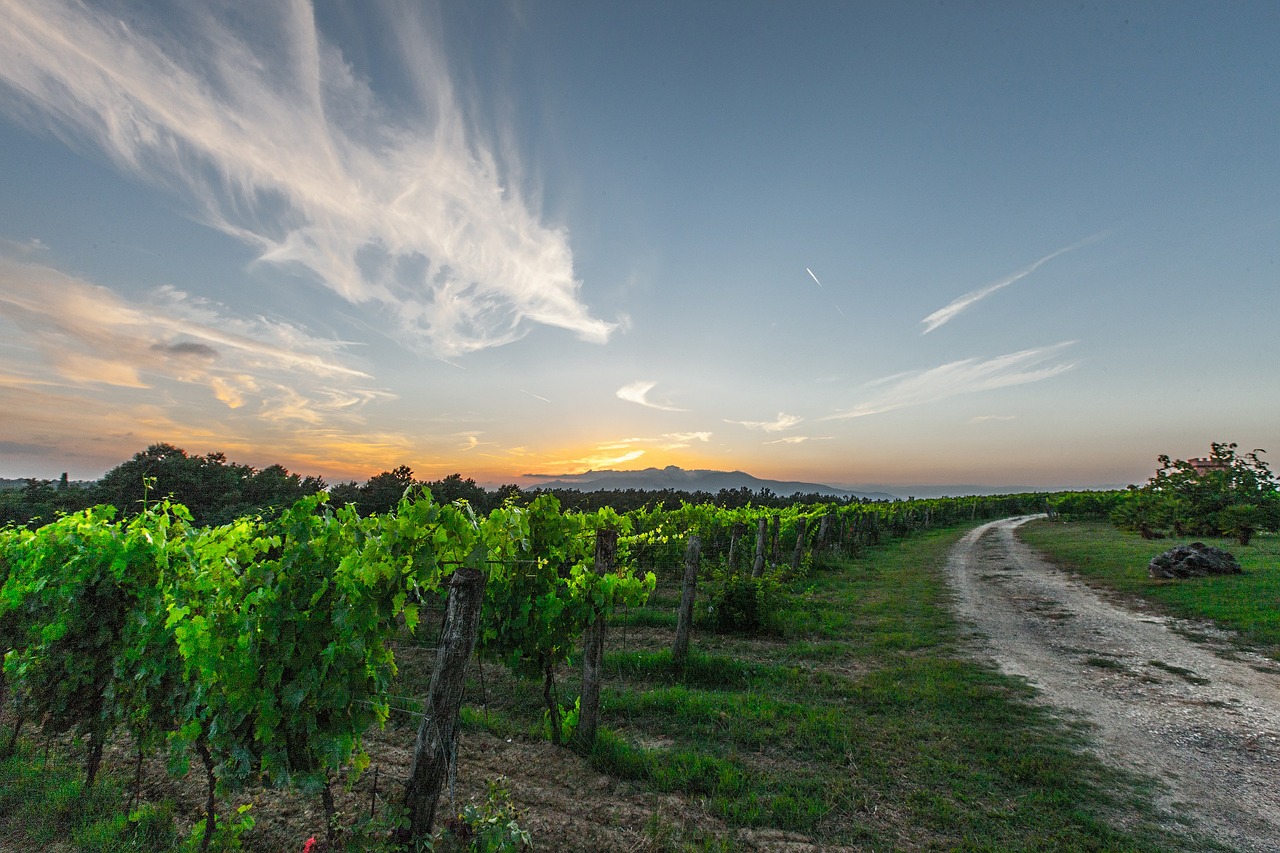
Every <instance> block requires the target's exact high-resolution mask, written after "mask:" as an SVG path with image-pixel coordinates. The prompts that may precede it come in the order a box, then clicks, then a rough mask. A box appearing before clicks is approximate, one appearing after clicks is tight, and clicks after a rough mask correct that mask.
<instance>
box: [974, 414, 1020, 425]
mask: <svg viewBox="0 0 1280 853" xmlns="http://www.w3.org/2000/svg"><path fill="white" fill-rule="evenodd" d="M1017 419H1018V416H1017V415H975V416H974V417H972V418H970V419H969V423H971V424H980V423H984V422H986V421H1016V420H1017Z"/></svg>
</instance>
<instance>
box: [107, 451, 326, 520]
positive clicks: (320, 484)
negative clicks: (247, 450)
mask: <svg viewBox="0 0 1280 853" xmlns="http://www.w3.org/2000/svg"><path fill="white" fill-rule="evenodd" d="M147 478H151V479H152V480H153V481H154V486H152V487H151V488H150V491H148V489H147V488H146V487H144V485H143V484H144V481H146V479H147ZM324 485H325V484H324V481H323V480H321V479H319V478H317V477H307V478H302V477H300V476H298V475H297V474H291V473H289V471H288V470H286V469H285V468H284V467H282V466H280V465H272V466H270V467H268V468H265V469H263V470H262V471H258V470H257V469H255V468H253V467H252V466H250V465H243V464H240V463H236V462H229V461H228V460H227V457H226V454H224V453H216V452H215V453H209V454H207V455H205V456H190V455H188V454H187V452H186V451H185V450H183V449H182V448H181V447H175V446H174V445H172V444H168V443H164V442H161V443H158V444H153V445H151V446H150V447H148V448H147V449H146V450H144V451H142V452H141V453H137V454H134V456H133V458H132V459H130V460H129V461H127V462H124V463H122V464H120V465H118V466H116V467H115V468H113V469H111V470H110V471H108V472H107V473H106V474H105V475H104V476H103V478H102V479H101V480H99V481H98V489H97V494H96V498H97V500H98V501H99V502H102V503H109V504H111V505H112V506H115V507H116V508H117V509H119V510H120V511H121V512H122V513H126V514H133V513H136V512H138V511H139V510H140V509H141V508H142V505H143V503H144V502H145V501H146V500H148V499H155V498H157V497H165V496H168V497H170V498H172V499H173V500H174V501H175V502H177V503H181V504H183V505H184V506H186V507H187V509H188V510H190V512H191V516H192V519H193V520H194V521H195V523H196V524H198V525H209V524H212V525H218V524H227V523H228V522H231V521H233V520H235V519H237V518H241V517H244V516H249V515H255V514H262V515H265V516H268V517H270V516H274V515H276V514H277V513H278V512H280V511H281V510H283V509H284V508H285V507H289V506H292V505H293V504H294V503H296V502H297V501H298V500H300V499H301V498H303V497H306V496H307V495H311V494H315V493H316V492H318V491H321V490H322V489H323V488H324Z"/></svg>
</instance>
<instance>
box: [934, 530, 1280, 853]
mask: <svg viewBox="0 0 1280 853" xmlns="http://www.w3.org/2000/svg"><path fill="white" fill-rule="evenodd" d="M1034 517H1035V516H1025V517H1020V518H1012V519H1005V520H1002V521H996V522H992V523H990V524H985V525H983V526H981V527H979V528H977V529H975V530H973V531H972V532H970V533H969V534H968V535H967V536H966V537H965V538H964V539H962V540H961V541H960V542H959V543H958V544H957V545H956V546H955V548H954V549H953V551H952V552H951V555H950V557H949V559H948V563H947V572H948V577H949V580H950V583H951V586H952V589H953V591H954V594H955V604H956V609H957V612H958V614H959V616H960V617H961V618H962V619H963V620H964V621H966V622H967V623H968V624H969V625H970V626H971V628H972V631H973V634H974V639H975V641H976V643H975V645H976V647H977V648H978V649H980V650H981V653H982V654H984V655H986V656H989V657H991V658H993V659H994V660H995V662H996V663H997V665H998V666H999V667H1000V669H1001V670H1002V671H1003V672H1005V673H1007V674H1010V675H1015V676H1022V677H1024V678H1026V679H1027V680H1028V681H1029V682H1030V683H1031V684H1032V685H1034V686H1035V687H1036V688H1038V690H1039V695H1040V698H1041V699H1042V701H1044V702H1046V703H1048V704H1050V705H1052V706H1055V707H1058V708H1065V709H1069V710H1070V711H1072V712H1076V713H1078V714H1080V715H1083V717H1084V718H1086V719H1087V720H1088V721H1089V722H1090V723H1092V724H1093V726H1094V727H1095V728H1094V730H1093V731H1094V746H1095V749H1096V751H1097V753H1098V754H1099V755H1100V756H1101V757H1102V758H1103V760H1105V761H1107V762H1109V763H1111V764H1113V765H1115V766H1119V767H1123V768H1125V769H1130V770H1135V771H1138V772H1141V773H1145V774H1147V775H1150V776H1154V777H1156V778H1157V779H1159V780H1161V781H1162V782H1163V783H1164V785H1166V786H1167V789H1166V790H1165V791H1164V793H1163V795H1162V797H1161V802H1160V804H1161V806H1163V807H1164V808H1166V809H1168V810H1169V811H1170V812H1171V813H1173V814H1176V815H1180V816H1184V817H1189V818H1192V819H1194V820H1195V821H1196V823H1197V828H1198V829H1199V830H1200V831H1202V832H1204V833H1205V834H1207V835H1210V836H1212V837H1214V838H1216V839H1218V840H1220V841H1221V842H1223V843H1225V844H1229V845H1231V846H1234V847H1236V848H1238V849H1240V850H1243V851H1276V850H1280V665H1277V663H1276V662H1275V661H1273V660H1271V659H1269V658H1266V657H1262V656H1259V655H1255V654H1252V653H1249V652H1242V651H1241V650H1240V649H1239V648H1238V647H1237V646H1235V645H1233V644H1232V643H1231V642H1230V641H1229V640H1230V637H1229V635H1227V634H1226V633H1224V632H1222V631H1219V630H1216V629H1214V628H1212V627H1209V626H1206V625H1203V624H1199V623H1191V622H1186V621H1183V620H1178V619H1173V618H1170V617H1165V616H1160V615H1156V614H1154V613H1151V612H1144V611H1143V610H1142V609H1140V608H1141V604H1140V603H1136V604H1135V603H1132V602H1126V603H1125V605H1124V606H1122V605H1121V604H1120V603H1118V602H1117V600H1116V599H1114V598H1111V597H1107V596H1106V594H1104V593H1099V592H1098V591H1096V590H1094V589H1092V588H1091V587H1089V586H1087V585H1086V584H1084V583H1083V582H1081V581H1080V580H1079V579H1077V578H1076V577H1073V576H1072V575H1071V574H1069V573H1067V572H1065V571H1063V570H1062V569H1059V568H1055V567H1053V566H1051V565H1050V564H1049V563H1047V562H1046V561H1045V560H1043V559H1042V558H1040V557H1039V556H1038V555H1037V554H1036V553H1035V552H1034V551H1033V550H1032V549H1031V548H1030V547H1028V546H1027V545H1025V544H1024V543H1022V542H1021V541H1020V540H1018V539H1017V538H1016V537H1015V536H1014V530H1015V528H1017V527H1018V525H1020V524H1023V523H1024V522H1026V521H1028V520H1030V519H1031V518H1034Z"/></svg>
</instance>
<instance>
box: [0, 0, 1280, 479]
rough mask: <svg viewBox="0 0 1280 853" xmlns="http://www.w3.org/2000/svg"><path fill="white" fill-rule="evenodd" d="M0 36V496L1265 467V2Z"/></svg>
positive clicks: (349, 11)
mask: <svg viewBox="0 0 1280 853" xmlns="http://www.w3.org/2000/svg"><path fill="white" fill-rule="evenodd" d="M0 12H2V13H3V14H0V423H2V426H0V476H8V477H12V476H41V477H56V476H58V474H59V473H61V472H62V471H68V472H69V473H70V474H71V476H72V477H73V478H91V477H96V476H99V475H101V474H102V473H103V472H104V471H105V470H106V469H107V468H109V467H111V466H113V465H115V464H116V463H118V462H120V461H121V460H123V459H124V458H127V457H128V456H129V455H131V454H133V453H134V452H136V451H138V450H140V449H142V448H143V447H145V446H146V445H147V444H149V443H152V442H156V441H169V442H173V443H175V444H179V445H180V446H183V447H185V448H186V449H187V450H188V451H190V452H194V453H206V452H211V451H222V452H225V453H226V454H227V455H228V456H229V457H230V458H232V459H235V460H237V461H242V462H248V463H250V464H256V465H267V464H272V463H276V462H279V463H282V464H285V465H286V466H287V467H289V468H290V469H292V470H296V471H298V472H300V473H304V474H321V475H323V476H325V477H327V478H329V479H330V481H339V480H346V479H357V480H363V479H364V478H366V477H368V476H370V475H372V474H374V473H377V472H378V471H381V470H385V469H389V468H391V467H394V466H395V465H399V464H408V465H409V466H410V467H412V468H413V469H414V471H415V472H416V473H417V474H418V475H419V476H423V477H437V476H444V475H446V474H449V473H452V472H455V471H457V472H461V473H463V474H464V475H466V476H473V477H475V478H476V479H477V480H480V481H481V482H485V483H489V484H497V483H503V482H520V483H529V482H532V480H530V479H527V478H524V477H523V475H526V474H564V473H578V472H581V471H584V470H587V469H591V468H594V469H601V468H622V469H626V468H643V467H648V466H665V465H669V464H676V465H681V466H683V467H686V468H712V469H723V470H732V469H740V470H744V471H748V472H750V473H752V474H755V475H756V476H761V477H769V478H775V479H786V480H808V481H812V482H823V483H828V484H831V485H837V486H853V487H866V486H888V487H893V486H901V485H904V484H920V483H971V484H987V485H991V486H999V485H1014V486H1026V487H1034V488H1066V487H1069V488H1077V487H1094V486H1103V485H1112V484H1125V483H1131V482H1141V481H1143V480H1145V478H1146V477H1147V476H1149V475H1150V474H1151V473H1152V472H1153V471H1154V468H1155V457H1156V455H1157V454H1160V453H1168V454H1170V455H1173V456H1175V457H1182V458H1185V457H1189V456H1196V455H1203V454H1204V453H1206V452H1207V451H1208V445H1209V442H1211V441H1236V442H1239V443H1240V444H1241V445H1242V446H1243V447H1245V448H1248V449H1252V448H1255V447H1257V448H1264V449H1280V441H1277V439H1280V397H1278V396H1277V394H1276V393H1275V387H1276V380H1275V376H1276V373H1277V369H1278V368H1280V345H1278V344H1277V334H1276V320H1277V318H1280V286H1277V285H1278V278H1280V272H1278V269H1277V247H1278V246H1280V158H1277V157H1276V156H1275V151H1276V144H1277V140H1278V139H1280V109H1277V93H1278V92H1280V67H1278V63H1277V60H1276V51H1275V45H1276V44H1277V43H1280V6H1277V5H1276V4H1273V3H1263V2H1258V3H1227V4H1203V3H1189V2H1188V3H1178V2H1170V3H1160V4H1150V3H1105V4H1104V3H1097V4H1094V3H1085V4H1047V3H1038V4H1024V3H987V2H970V3H945V4H938V3H914V2H904V3H894V4H887V3H855V2H832V3H819V2H802V3H772V2H770V3H753V2H735V3H732V4H728V3H720V2H697V1H696V0H695V2H681V3H665V2H646V3H625V4H624V3H586V2H572V3H571V2H538V3H521V2H488V1H487V0H480V2H470V3H443V4H440V5H432V4H420V3H410V2H402V3H394V2H387V3H336V2H318V3H316V4H315V5H312V4H310V3H307V2H301V0H296V1H295V2H289V3H278V4H253V5H250V6H245V5H244V4H238V3H211V4H207V5H206V4H201V5H199V6H192V5H191V4H185V3H154V2H148V3H129V2H115V0H103V2H95V3H92V4H88V5H83V4H80V3H75V2H70V0H48V1H47V2H41V3H26V2H18V0H0Z"/></svg>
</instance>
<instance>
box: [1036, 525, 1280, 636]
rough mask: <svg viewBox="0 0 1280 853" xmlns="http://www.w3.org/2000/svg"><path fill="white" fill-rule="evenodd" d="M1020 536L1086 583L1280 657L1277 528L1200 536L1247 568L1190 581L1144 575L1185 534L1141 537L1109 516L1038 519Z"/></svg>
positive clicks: (1279, 589)
mask: <svg viewBox="0 0 1280 853" xmlns="http://www.w3.org/2000/svg"><path fill="white" fill-rule="evenodd" d="M1018 535H1019V536H1020V537H1021V538H1022V539H1023V540H1024V541H1025V542H1027V543H1028V544H1030V545H1032V546H1034V547H1035V548H1037V549H1039V550H1041V551H1042V552H1043V553H1044V554H1046V555H1047V556H1049V557H1050V558H1051V559H1052V560H1054V561H1055V562H1057V563H1058V564H1060V565H1062V566H1064V567H1066V568H1068V569H1070V570H1072V571H1075V572H1078V573H1079V574H1080V575H1081V576H1082V577H1083V578H1084V579H1085V580H1087V581H1088V582H1089V583H1091V584H1094V585H1099V586H1104V587H1107V588H1109V589H1113V590H1115V591H1117V592H1120V593H1123V594H1125V595H1135V596H1140V597H1141V598H1143V599H1145V600H1147V601H1149V602H1151V603H1152V604H1154V605H1156V606H1158V607H1159V608H1161V609H1162V610H1163V611H1164V612H1167V613H1169V614H1172V615H1175V616H1181V617H1184V618H1190V619H1210V620H1212V621H1214V622H1216V623H1218V624H1219V625H1221V626H1222V627H1224V628H1230V629H1232V630H1234V631H1238V632H1240V636H1241V640H1242V641H1243V642H1244V643H1245V644H1247V645H1252V646H1256V647H1257V648H1259V649H1260V650H1262V651H1264V652H1266V653H1267V654H1269V655H1271V656H1272V657H1276V658H1280V535H1278V534H1274V533H1268V534H1259V535H1257V536H1255V537H1254V538H1253V541H1252V542H1250V544H1248V545H1243V546H1242V545H1240V544H1238V543H1236V542H1235V541H1234V540H1231V539H1203V540H1202V541H1203V542H1204V543H1205V544H1206V545H1213V546H1214V547H1217V548H1222V549H1223V550H1225V551H1229V552H1231V553H1232V554H1234V555H1235V557H1236V559H1237V560H1238V561H1239V562H1240V566H1241V568H1243V569H1244V574H1241V575H1225V576H1219V577H1210V578H1195V579H1190V580H1153V579H1152V578H1149V577H1147V563H1148V562H1150V560H1151V558H1152V557H1154V556H1156V555H1157V554H1160V553H1162V552H1163V551H1166V550H1168V549H1169V548H1172V547H1173V546H1174V545H1177V544H1183V543H1184V542H1189V541H1191V540H1190V539H1179V540H1173V539H1160V540H1149V539H1143V538H1141V537H1140V536H1138V535H1137V534H1135V533H1125V532H1122V531H1120V530H1117V529H1116V528H1115V527H1114V526H1112V525H1110V524H1108V523H1106V522H1084V521H1079V522H1075V521H1073V522H1067V523H1063V522H1060V521H1049V520H1038V521H1032V522H1029V523H1028V524H1025V525H1023V526H1022V527H1020V528H1019V529H1018Z"/></svg>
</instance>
